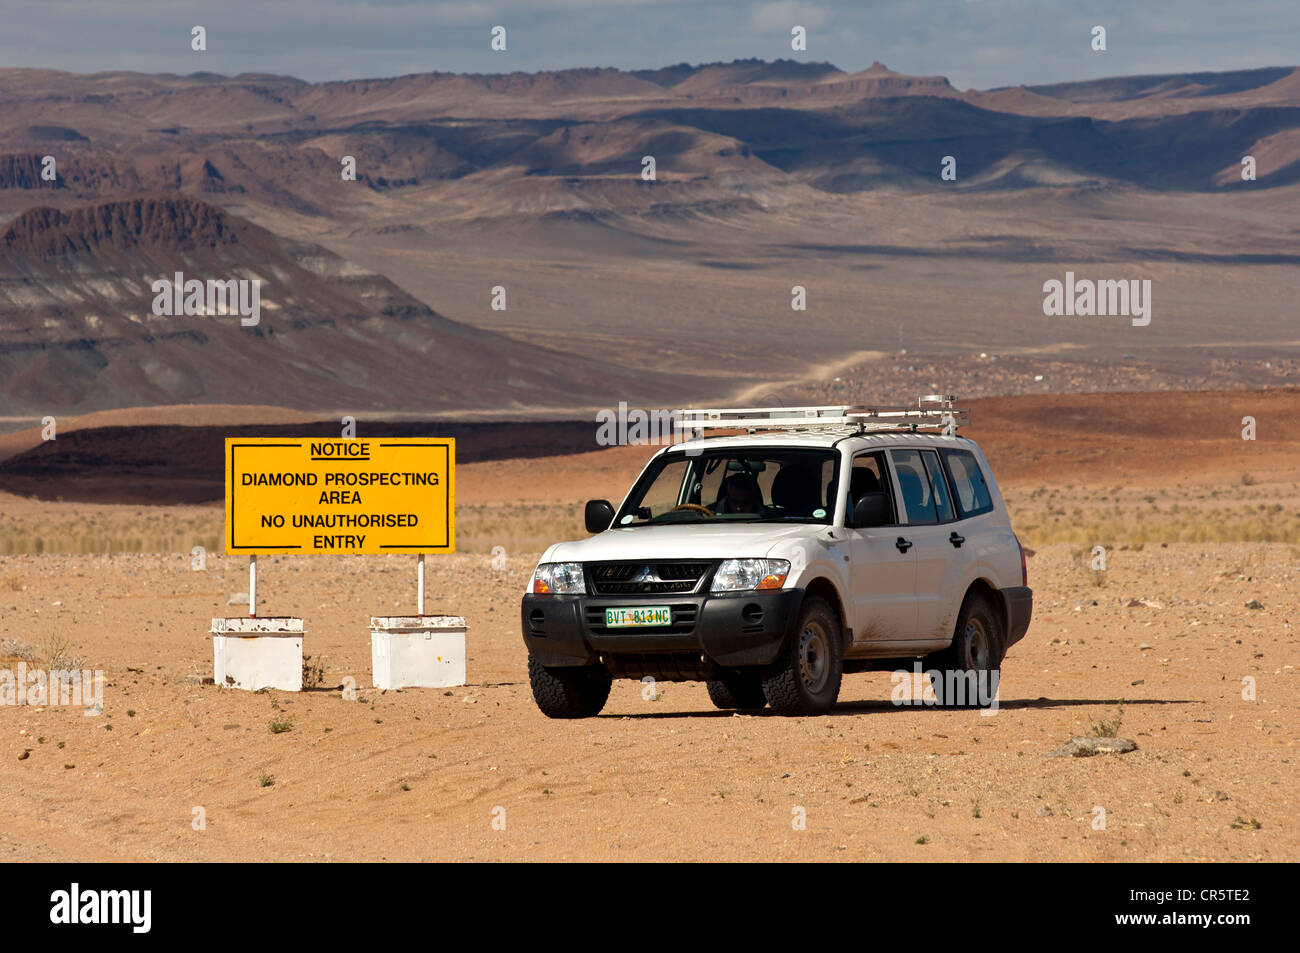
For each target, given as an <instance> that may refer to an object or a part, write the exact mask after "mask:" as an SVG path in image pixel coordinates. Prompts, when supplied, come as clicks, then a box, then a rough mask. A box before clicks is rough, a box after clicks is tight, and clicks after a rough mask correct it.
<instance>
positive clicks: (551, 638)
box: [520, 589, 803, 668]
mask: <svg viewBox="0 0 1300 953" xmlns="http://www.w3.org/2000/svg"><path fill="white" fill-rule="evenodd" d="M802 603H803V590H802V589H780V590H777V591H774V592H738V593H719V594H716V595H715V594H709V593H705V594H700V595H692V596H669V595H654V594H643V595H635V596H558V595H545V596H542V595H533V594H531V593H530V594H528V595H525V596H524V602H523V607H522V609H521V612H520V616H521V622H522V624H523V635H524V644H525V645H526V646H527V647H528V651H529V652H530V653H531V654H532V655H534V656H535V657H536V658H537V660H538V661H539V662H541V663H542V664H543V665H548V666H553V667H563V666H573V665H590V664H592V663H594V662H596V661H597V660H598V658H599V657H600V656H602V655H612V656H625V655H654V654H658V653H663V654H685V653H692V654H694V653H698V654H702V655H704V656H706V658H707V659H708V661H709V662H712V663H714V664H716V665H720V666H724V667H728V668H732V667H739V666H744V665H767V664H769V663H770V662H772V661H773V660H775V659H776V657H777V655H778V653H779V652H780V651H781V647H782V645H784V644H785V639H786V636H787V635H788V634H789V631H790V629H791V628H792V627H793V626H795V625H796V624H797V623H798V620H799V607H800V605H801V604H802ZM619 606H668V607H670V608H671V610H672V624H671V625H668V626H662V627H644V628H628V629H623V628H613V629H611V628H607V627H606V626H605V609H606V608H616V607H619Z"/></svg>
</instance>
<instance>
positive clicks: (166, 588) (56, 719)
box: [0, 392, 1300, 861]
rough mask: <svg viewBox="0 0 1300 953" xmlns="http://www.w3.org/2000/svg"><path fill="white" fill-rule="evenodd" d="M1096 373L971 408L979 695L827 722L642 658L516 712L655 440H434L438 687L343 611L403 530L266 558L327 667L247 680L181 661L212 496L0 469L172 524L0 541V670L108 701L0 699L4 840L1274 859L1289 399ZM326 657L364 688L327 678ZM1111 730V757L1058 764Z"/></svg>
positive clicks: (1298, 614) (632, 856)
mask: <svg viewBox="0 0 1300 953" xmlns="http://www.w3.org/2000/svg"><path fill="white" fill-rule="evenodd" d="M1122 398H1123V395H1105V396H1103V397H1095V398H1088V397H1082V396H1062V397H1054V398H1050V399H1045V400H1044V401H1042V402H1041V403H1040V404H1039V405H1038V406H1037V408H1036V409H1035V405H1033V404H1032V403H1028V402H1029V401H1032V400H1033V399H1031V398H1023V399H1021V402H1020V403H1016V402H1015V401H1011V400H1003V401H989V402H986V403H985V404H984V405H982V407H981V408H978V412H977V414H976V419H975V423H974V425H973V427H972V428H971V435H972V436H974V437H975V438H976V439H978V440H980V441H981V443H982V445H983V446H984V447H985V449H986V452H987V453H988V454H989V456H990V459H991V460H992V461H993V464H994V468H995V472H996V473H997V475H998V476H999V479H1000V481H1001V483H1002V486H1003V490H1004V493H1005V494H1006V496H1007V498H1008V500H1009V505H1010V508H1011V513H1012V518H1013V520H1014V521H1015V523H1016V526H1017V529H1018V531H1019V532H1020V534H1021V536H1022V538H1024V540H1025V542H1026V544H1027V545H1029V546H1030V547H1031V548H1032V549H1033V551H1034V552H1033V555H1032V556H1031V557H1030V559H1029V579H1030V585H1032V586H1033V587H1034V589H1035V593H1036V607H1035V619H1034V622H1033V624H1032V625H1031V627H1030V630H1029V634H1028V635H1027V637H1026V638H1025V639H1024V640H1023V641H1022V642H1021V643H1019V644H1017V645H1016V646H1015V647H1013V648H1012V650H1011V652H1010V654H1009V655H1008V657H1007V659H1006V661H1005V663H1004V666H1003V680H1002V688H1001V696H1000V707H999V710H998V712H997V713H996V714H995V715H992V716H987V715H982V714H981V713H979V712H977V711H957V712H946V711H939V710H936V709H933V708H928V707H924V706H921V707H909V706H896V705H894V704H892V703H891V701H890V695H891V688H892V686H891V679H890V674H889V673H872V674H863V675H852V676H847V677H846V678H845V681H844V687H843V689H842V691H841V695H840V703H839V705H838V706H837V707H836V709H835V711H834V712H833V714H831V715H829V716H827V717H822V718H779V717H775V716H772V715H770V714H766V713H754V712H749V713H740V714H733V713H728V712H719V711H717V710H715V709H714V708H713V706H712V705H711V704H710V702H709V700H708V697H707V695H706V693H705V690H704V687H703V686H702V685H699V684H692V683H684V684H661V685H659V686H658V697H657V698H655V699H650V698H647V697H645V695H643V686H641V685H640V684H639V683H633V682H616V683H615V687H614V691H613V693H612V695H611V698H610V701H609V704H608V706H607V707H606V709H605V711H604V712H603V713H602V715H601V716H600V717H597V718H593V719H587V720H582V721H572V722H559V721H550V720H547V719H545V718H544V717H542V716H541V715H540V713H539V712H538V711H537V710H536V708H535V707H534V705H533V702H532V699H531V696H530V693H529V689H528V684H527V675H526V667H525V661H526V660H525V655H524V651H523V647H522V643H521V641H520V637H519V621H518V606H519V596H520V594H521V593H522V591H523V589H524V587H525V586H526V585H527V581H528V579H529V575H530V573H531V571H532V568H533V565H534V563H535V561H536V559H537V556H538V553H539V551H540V549H541V548H542V546H543V545H544V544H545V542H546V541H549V540H550V539H555V538H558V537H559V536H561V535H565V534H567V535H568V537H569V538H572V537H574V536H577V535H579V534H580V529H579V519H580V517H579V505H580V503H581V500H582V499H585V498H586V497H588V496H598V495H599V496H613V495H617V494H618V493H620V492H622V490H623V489H624V488H625V487H626V485H627V483H628V482H629V481H630V479H631V478H632V476H633V475H634V474H635V472H636V470H637V469H638V467H639V466H640V465H641V463H642V462H643V461H644V459H645V458H646V457H647V456H648V455H649V450H648V449H647V448H638V447H624V448H614V449H610V450H602V451H593V452H590V453H585V454H571V455H567V456H561V457H549V458H548V457H542V458H535V459H530V460H497V461H484V462H481V463H471V464H466V465H464V466H463V467H461V468H460V472H459V474H458V485H459V487H460V488H461V493H462V508H461V510H460V513H459V518H460V520H461V522H462V523H463V524H464V526H465V533H464V534H463V538H464V539H465V540H466V541H467V542H466V544H465V546H466V549H467V551H464V552H461V553H458V554H456V555H453V556H447V557H442V558H436V559H430V560H429V591H430V593H431V595H430V602H429V607H428V611H431V612H432V611H446V612H451V613H455V614H460V615H464V616H465V617H466V618H467V620H468V623H469V627H470V633H469V676H468V680H469V684H468V685H466V686H465V687H463V688H456V689H410V690H404V691H390V692H380V691H376V690H373V689H371V688H369V685H370V682H369V659H370V656H369V635H368V620H369V617H370V616H371V615H383V614H390V613H398V612H410V611H413V604H414V598H415V592H414V589H415V579H414V560H413V559H411V558H397V557H393V558H387V557H353V558H340V557H318V558H306V557H299V558H287V557H264V558H263V559H262V560H261V561H259V568H260V575H259V599H260V602H261V612H262V614H265V615H271V614H276V615H280V614H285V615H289V614H291V615H300V616H302V617H303V618H304V619H305V620H306V629H307V636H306V642H305V652H306V654H307V655H309V656H310V657H311V659H312V660H313V662H315V663H319V664H321V665H322V666H323V669H324V677H323V679H322V682H321V686H320V687H319V688H316V689H314V690H309V691H304V692H302V693H289V692H282V691H267V692H264V693H257V694H251V693H245V692H240V691H233V690H228V689H223V688H218V687H216V686H214V685H212V684H206V683H205V682H204V679H205V678H210V677H211V675H212V647H211V643H210V641H209V640H208V638H207V635H206V632H207V629H208V625H209V622H210V620H211V618H213V617H216V616H225V615H232V616H233V615H238V614H240V613H241V612H242V611H245V610H244V609H242V608H241V607H238V606H231V605H228V604H227V602H228V599H229V597H230V596H231V594H233V593H238V592H241V591H243V590H244V589H245V587H246V583H247V562H246V560H244V559H240V558H235V557H226V556H223V555H219V554H216V553H215V552H212V553H209V555H208V557H207V564H206V569H205V570H204V571H201V572H196V571H193V570H192V569H191V562H190V556H189V549H188V546H186V545H183V542H182V541H183V540H187V539H189V538H197V537H196V536H195V534H200V533H205V532H208V531H210V530H211V528H212V527H213V526H215V528H216V529H215V532H217V533H219V531H220V509H219V507H213V506H176V507H141V506H136V505H112V504H97V503H66V502H65V503H58V502H38V501H34V500H30V499H25V498H18V497H14V496H9V495H6V496H5V497H4V498H3V499H2V500H0V512H2V513H3V519H2V520H0V535H3V538H5V539H9V540H17V539H19V538H20V537H22V538H25V537H23V534H24V533H26V532H28V531H29V530H31V528H32V527H38V528H41V529H43V530H44V529H47V528H48V527H52V526H55V525H56V524H58V523H59V522H60V521H63V522H65V523H67V524H68V525H69V526H72V525H74V524H80V523H86V522H89V521H99V523H100V524H101V525H102V526H108V527H113V526H118V525H122V526H128V525H131V524H132V523H138V524H140V525H143V526H148V525H151V524H154V523H156V524H157V525H158V527H159V529H158V532H159V534H160V535H166V532H164V530H166V527H168V526H170V527H171V528H172V529H171V530H170V532H171V535H172V538H174V539H175V540H177V542H176V544H175V545H174V546H172V548H171V549H170V550H169V551H167V552H162V553H158V552H154V553H138V552H137V553H121V554H116V555H103V554H95V553H89V552H88V553H82V554H76V555H59V554H51V553H50V552H46V553H44V554H41V555H36V554H33V553H31V552H23V553H22V554H19V555H5V556H0V639H3V640H4V641H3V647H4V648H3V651H4V653H5V659H4V660H3V661H0V667H3V666H6V665H9V666H12V665H14V664H16V662H17V659H18V655H26V656H30V657H32V658H34V659H38V660H39V659H41V658H43V657H44V656H45V655H48V654H50V653H54V652H61V653H62V654H63V656H64V657H65V658H66V659H71V660H74V661H78V662H79V664H82V665H85V666H86V667H89V668H96V669H102V670H103V671H104V673H105V680H106V683H107V684H106V687H105V690H104V711H103V713H102V715H98V716H90V717H88V716H86V715H84V714H83V712H82V710H81V709H79V708H67V707H48V706H47V707H5V708H0V737H3V739H4V744H3V745H0V856H3V857H4V858H5V859H11V860H116V859H122V860H253V861H256V860H279V859H294V860H362V859H376V860H377V859H388V860H415V859H453V860H468V859H477V860H519V859H595V860H656V859H687V860H710V859H717V860H785V859H826V860H841V859H843V860H883V859H900V860H932V859H949V860H952V859H958V860H959V859H982V860H1083V861H1087V860H1142V861H1146V860H1171V861H1180V860H1199V859H1209V860H1244V861H1250V860H1270V861H1294V860H1296V859H1297V858H1298V857H1300V837H1298V836H1297V832H1296V826H1295V818H1296V817H1297V815H1300V804H1298V803H1297V802H1298V800H1300V798H1298V795H1297V785H1296V783H1295V778H1296V763H1295V762H1296V757H1297V750H1296V744H1297V743H1296V739H1297V737H1300V730H1298V729H1300V717H1298V716H1297V706H1296V703H1295V698H1296V687H1297V672H1296V668H1295V666H1296V664H1297V658H1298V656H1300V653H1297V652H1296V650H1295V647H1294V633H1293V624H1294V623H1295V621H1296V620H1297V618H1300V596H1297V594H1296V593H1297V586H1296V580H1297V573H1298V572H1300V528H1298V527H1297V525H1296V516H1295V513H1296V503H1297V498H1298V496H1300V491H1297V486H1296V482H1295V481H1296V462H1297V460H1300V457H1298V456H1297V446H1296V444H1297V439H1298V438H1300V433H1297V431H1296V429H1295V426H1296V425H1295V424H1294V423H1293V421H1294V420H1295V417H1296V415H1295V410H1296V406H1295V405H1296V401H1297V397H1296V395H1295V394H1294V393H1293V392H1269V393H1262V394H1252V393H1241V394H1236V395H1206V394H1197V395H1190V396H1189V395H1177V394H1170V395H1160V397H1159V399H1158V401H1157V398H1156V397H1155V396H1153V395H1147V396H1146V397H1144V398H1142V399H1141V401H1131V402H1129V403H1122ZM1144 402H1145V403H1144ZM1121 406H1122V407H1124V408H1125V409H1124V411H1123V413H1124V420H1125V421H1127V422H1128V423H1127V425H1126V426H1124V427H1117V426H1115V424H1114V421H1113V420H1112V419H1111V418H1110V417H1108V416H1107V414H1108V412H1109V413H1112V414H1114V413H1118V412H1119V411H1118V410H1116V408H1118V407H1121ZM1108 408H1109V411H1108ZM1143 408H1146V409H1143ZM1251 409H1254V411H1255V414H1256V416H1257V417H1258V420H1259V422H1260V438H1259V440H1258V441H1256V442H1254V443H1253V444H1252V443H1247V442H1245V441H1242V440H1241V437H1240V418H1241V416H1242V415H1243V414H1244V413H1248V412H1250V411H1251ZM1029 411H1033V413H1032V414H1030V416H1032V417H1033V419H1034V421H1035V423H1034V425H1033V426H1032V427H1026V426H1025V425H1024V424H1023V423H1021V422H1022V421H1024V420H1025V419H1026V416H1027V413H1028V412H1029ZM1216 414H1217V416H1216ZM1144 415H1145V416H1144ZM1144 420H1145V421H1146V422H1145V423H1144V422H1143V421H1144ZM981 427H982V428H983V429H982V430H981ZM1063 434H1068V435H1069V436H1068V440H1067V439H1065V438H1064V437H1063V436H1062V435H1063ZM1121 451H1123V453H1122V456H1119V454H1120V452H1121ZM1275 507H1276V509H1275ZM1076 508H1078V509H1079V510H1080V512H1081V513H1083V512H1085V511H1086V514H1087V517H1088V519H1087V520H1080V519H1079V518H1078V517H1076V516H1075V514H1074V511H1075V510H1076ZM1252 519H1254V520H1258V523H1253V522H1250V520H1252ZM214 520H215V522H214ZM530 520H531V521H532V522H531V523H529V521H530ZM529 526H531V528H527V527H529ZM146 531H147V530H141V532H142V533H144V532H146ZM86 532H88V531H86ZM111 532H118V531H117V530H112V531H111ZM68 533H69V534H73V530H72V529H69V530H68ZM511 533H513V534H514V536H515V537H516V538H514V539H510V538H508V536H509V535H510V534H511ZM187 534H190V535H188V536H187ZM530 534H531V535H530ZM1266 534H1267V535H1270V536H1271V538H1272V539H1274V540H1275V541H1272V542H1261V541H1259V540H1261V539H1263V538H1265V536H1266ZM458 535H460V534H458ZM498 539H499V540H501V542H500V545H503V546H504V547H505V565H504V568H500V569H497V568H493V566H494V563H493V558H492V556H491V555H490V551H491V547H492V545H494V542H493V541H494V540H498ZM534 540H536V541H534ZM1097 544H1101V545H1104V546H1106V547H1107V568H1106V570H1105V571H1104V572H1095V571H1094V570H1093V569H1092V568H1091V566H1090V560H1091V555H1090V550H1091V547H1092V546H1093V545H1097ZM10 545H11V547H12V546H14V545H16V544H13V543H11V544H10ZM498 564H499V563H498ZM1248 603H1250V604H1251V605H1256V604H1257V605H1259V606H1261V608H1250V607H1248V606H1247V604H1248ZM349 676H350V677H352V678H353V679H355V680H356V684H357V685H358V687H359V688H360V691H359V692H358V696H359V697H358V699H357V700H356V701H347V700H344V698H343V696H342V692H341V691H340V690H339V689H338V686H340V685H341V684H343V683H344V680H345V679H346V678H347V677H349ZM1246 679H1253V680H1254V687H1255V696H1254V698H1253V700H1248V699H1247V698H1244V697H1243V689H1244V688H1245V687H1246V685H1247V684H1248V683H1246V682H1244V681H1243V680H1246ZM1247 694H1249V693H1247ZM273 719H274V720H277V721H278V722H279V723H281V724H284V723H286V722H287V723H289V724H290V728H289V730H286V731H281V732H278V733H274V732H272V731H271V729H270V724H271V722H272V720H273ZM1110 731H1114V732H1117V733H1118V734H1119V735H1120V736H1122V737H1125V738H1130V739H1132V740H1134V741H1135V742H1136V743H1137V750H1136V751H1133V752H1131V753H1128V754H1122V755H1121V754H1102V755H1098V756H1096V757H1092V758H1060V757H1048V755H1049V754H1050V753H1051V752H1052V751H1054V750H1055V749H1057V748H1059V747H1060V746H1061V745H1062V744H1064V743H1065V742H1066V741H1068V740H1069V739H1070V738H1072V737H1076V736H1083V735H1089V734H1097V733H1102V732H1110ZM196 808H202V809H203V814H204V816H205V819H206V827H205V829H203V830H195V829H194V827H193V825H192V821H193V819H194V817H195V809H196ZM1099 808H1100V809H1102V810H1104V828H1100V827H1098V826H1097V825H1098V819H1099V818H1101V817H1102V814H1101V813H1100V812H1099V811H1098V809H1099ZM498 809H504V818H505V829H504V830H501V829H497V827H500V824H499V822H498V824H497V826H496V827H494V826H493V821H494V819H498V821H499V818H501V817H502V816H503V815H502V812H501V811H499V810H498ZM800 817H803V818H804V819H805V820H806V827H805V829H796V828H795V825H794V823H793V822H794V821H796V820H797V819H798V818H800Z"/></svg>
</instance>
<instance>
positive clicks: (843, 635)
mask: <svg viewBox="0 0 1300 953" xmlns="http://www.w3.org/2000/svg"><path fill="white" fill-rule="evenodd" d="M809 596H817V597H818V598H820V599H825V600H826V602H827V604H828V605H830V607H831V609H833V610H834V612H835V617H836V618H837V619H839V622H840V641H841V642H842V643H843V644H844V647H845V648H848V646H849V643H850V642H851V641H852V640H853V630H852V629H850V628H849V624H848V617H847V616H846V615H845V611H844V600H843V599H841V598H840V591H839V588H838V587H837V586H836V585H835V583H833V582H831V580H829V579H827V578H826V577H825V576H817V577H815V578H814V579H812V580H811V581H809V582H808V584H807V585H806V586H804V599H807V598H808V597H809Z"/></svg>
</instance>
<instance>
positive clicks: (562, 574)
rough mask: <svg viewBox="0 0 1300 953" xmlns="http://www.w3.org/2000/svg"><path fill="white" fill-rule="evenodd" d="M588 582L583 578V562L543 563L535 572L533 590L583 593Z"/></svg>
mask: <svg viewBox="0 0 1300 953" xmlns="http://www.w3.org/2000/svg"><path fill="white" fill-rule="evenodd" d="M586 591H587V584H586V583H585V582H584V581H583V578H582V563H542V564H541V565H540V566H538V567H537V571H536V572H534V573H533V592H535V593H539V594H547V593H555V594H563V595H579V596H580V595H583V594H585V593H586Z"/></svg>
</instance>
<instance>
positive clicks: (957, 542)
mask: <svg viewBox="0 0 1300 953" xmlns="http://www.w3.org/2000/svg"><path fill="white" fill-rule="evenodd" d="M948 542H950V543H952V545H953V548H954V549H961V544H962V543H964V542H966V537H965V536H958V535H957V532H956V530H954V531H953V534H952V535H951V536H949V537H948Z"/></svg>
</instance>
